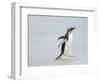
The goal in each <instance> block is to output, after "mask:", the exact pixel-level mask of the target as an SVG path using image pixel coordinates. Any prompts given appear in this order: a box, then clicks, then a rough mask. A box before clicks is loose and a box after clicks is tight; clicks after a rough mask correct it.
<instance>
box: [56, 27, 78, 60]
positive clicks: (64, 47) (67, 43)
mask: <svg viewBox="0 0 100 82" xmlns="http://www.w3.org/2000/svg"><path fill="white" fill-rule="evenodd" d="M75 28H76V27H70V28H68V29H67V32H66V34H65V35H64V36H61V37H59V38H58V40H60V39H63V41H62V42H61V43H60V44H59V45H58V47H59V46H60V45H61V53H60V55H59V56H58V57H57V58H56V60H57V59H59V58H61V57H65V59H66V57H68V56H70V48H71V44H72V40H73V36H72V31H73V30H74V29H75Z"/></svg>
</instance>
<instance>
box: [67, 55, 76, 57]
mask: <svg viewBox="0 0 100 82" xmlns="http://www.w3.org/2000/svg"><path fill="white" fill-rule="evenodd" d="M68 57H76V56H75V55H68Z"/></svg>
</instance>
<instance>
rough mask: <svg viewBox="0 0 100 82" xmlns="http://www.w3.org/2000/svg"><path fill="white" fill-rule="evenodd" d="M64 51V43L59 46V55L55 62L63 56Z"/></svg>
mask: <svg viewBox="0 0 100 82" xmlns="http://www.w3.org/2000/svg"><path fill="white" fill-rule="evenodd" d="M64 50H65V42H64V43H63V44H62V46H61V54H60V55H59V56H58V57H57V58H56V60H57V59H59V58H60V57H61V56H62V55H63V53H64Z"/></svg>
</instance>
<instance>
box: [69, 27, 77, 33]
mask: <svg viewBox="0 0 100 82" xmlns="http://www.w3.org/2000/svg"><path fill="white" fill-rule="evenodd" d="M74 29H76V27H70V28H68V32H69V33H71V32H72V31H73V30H74Z"/></svg>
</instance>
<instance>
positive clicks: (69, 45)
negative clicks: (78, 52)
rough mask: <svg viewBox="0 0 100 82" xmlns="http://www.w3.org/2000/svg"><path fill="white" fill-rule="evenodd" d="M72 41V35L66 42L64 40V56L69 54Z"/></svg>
mask: <svg viewBox="0 0 100 82" xmlns="http://www.w3.org/2000/svg"><path fill="white" fill-rule="evenodd" d="M72 40H73V36H72V34H70V35H69V39H68V41H67V40H66V44H65V50H64V54H68V53H69V52H70V49H71V45H72Z"/></svg>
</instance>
